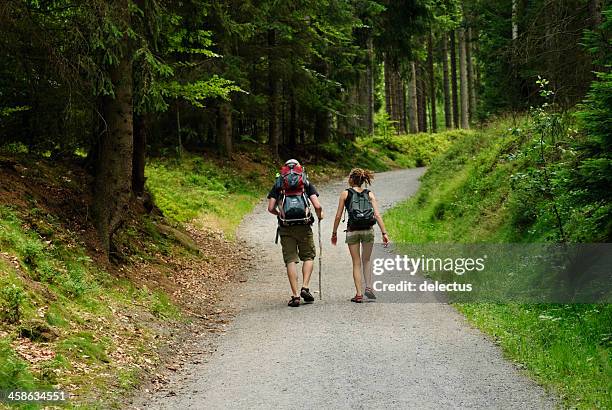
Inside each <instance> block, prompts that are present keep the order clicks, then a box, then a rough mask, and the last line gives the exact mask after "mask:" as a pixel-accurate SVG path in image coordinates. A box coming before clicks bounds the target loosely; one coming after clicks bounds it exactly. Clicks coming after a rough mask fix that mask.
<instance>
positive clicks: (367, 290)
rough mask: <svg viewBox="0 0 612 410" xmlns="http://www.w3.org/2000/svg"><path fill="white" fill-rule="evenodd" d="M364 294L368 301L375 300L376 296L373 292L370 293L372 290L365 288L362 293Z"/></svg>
mask: <svg viewBox="0 0 612 410" xmlns="http://www.w3.org/2000/svg"><path fill="white" fill-rule="evenodd" d="M364 293H365V295H366V297H367V298H368V299H372V300H374V299H376V295H375V294H374V292H373V291H372V289H370V288H365V292H364Z"/></svg>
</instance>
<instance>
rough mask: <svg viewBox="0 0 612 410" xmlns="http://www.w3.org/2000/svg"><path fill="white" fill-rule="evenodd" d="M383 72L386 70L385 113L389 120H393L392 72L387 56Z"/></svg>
mask: <svg viewBox="0 0 612 410" xmlns="http://www.w3.org/2000/svg"><path fill="white" fill-rule="evenodd" d="M383 70H384V74H383V76H384V80H385V111H386V112H387V115H388V116H389V119H391V120H392V119H393V116H392V115H391V70H389V61H388V60H387V58H386V56H385V57H384V59H383Z"/></svg>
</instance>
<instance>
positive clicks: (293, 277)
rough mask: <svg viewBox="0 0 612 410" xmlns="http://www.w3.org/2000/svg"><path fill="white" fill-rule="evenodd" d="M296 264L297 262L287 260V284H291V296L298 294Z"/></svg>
mask: <svg viewBox="0 0 612 410" xmlns="http://www.w3.org/2000/svg"><path fill="white" fill-rule="evenodd" d="M296 265H297V264H296V263H295V262H289V263H288V264H287V277H288V278H289V285H291V294H292V295H293V296H299V293H298V277H297V266H296ZM304 277H305V276H304Z"/></svg>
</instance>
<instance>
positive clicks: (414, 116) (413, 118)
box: [408, 61, 419, 134]
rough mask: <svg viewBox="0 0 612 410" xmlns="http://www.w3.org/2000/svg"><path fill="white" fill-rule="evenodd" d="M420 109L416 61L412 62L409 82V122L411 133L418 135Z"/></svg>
mask: <svg viewBox="0 0 612 410" xmlns="http://www.w3.org/2000/svg"><path fill="white" fill-rule="evenodd" d="M417 112H418V107H417V90H416V67H415V63H414V61H411V62H410V79H409V82H408V120H409V122H408V123H409V126H410V133H411V134H416V133H417V132H419V124H418V113H417Z"/></svg>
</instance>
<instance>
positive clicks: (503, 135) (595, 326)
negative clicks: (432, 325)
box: [385, 120, 612, 408]
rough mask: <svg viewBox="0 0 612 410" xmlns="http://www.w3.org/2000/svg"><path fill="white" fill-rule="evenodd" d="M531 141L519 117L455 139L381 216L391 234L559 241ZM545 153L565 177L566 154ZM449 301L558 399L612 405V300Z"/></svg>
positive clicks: (572, 212) (572, 228)
mask: <svg viewBox="0 0 612 410" xmlns="http://www.w3.org/2000/svg"><path fill="white" fill-rule="evenodd" d="M517 128H522V129H523V130H524V131H522V132H515V131H514V130H516V129H517ZM537 148H538V146H537V143H536V139H535V138H534V135H533V134H532V133H530V132H529V125H528V124H527V123H526V122H525V121H524V120H520V121H519V123H518V124H517V123H513V122H511V121H501V122H498V123H496V124H493V125H492V126H490V127H488V128H486V129H484V130H479V131H475V132H471V133H469V135H466V136H465V137H464V138H461V139H458V140H456V142H455V143H454V144H453V145H452V146H451V147H450V148H448V150H446V152H445V153H444V154H442V155H441V156H440V157H438V158H437V159H434V160H433V162H432V164H431V166H430V168H429V169H428V171H427V173H426V174H425V176H424V177H423V178H422V185H421V187H420V189H419V191H418V192H417V194H416V195H415V196H414V197H413V198H411V199H410V200H408V201H407V202H405V203H403V204H400V205H399V206H397V207H396V208H394V209H392V210H390V211H389V212H388V213H386V214H385V221H386V223H387V225H388V230H389V232H390V234H391V235H392V239H393V240H395V241H398V242H399V241H402V242H409V243H416V244H418V243H451V242H459V243H477V242H487V243H501V242H543V241H554V240H557V239H558V231H557V226H556V224H555V220H554V218H552V217H551V214H552V204H551V197H550V196H544V195H541V194H538V190H540V191H541V189H540V187H539V186H538V185H537V183H538V181H539V180H538V179H537V178H535V177H533V175H538V170H540V169H541V168H542V167H541V164H539V165H538V164H537V163H536V162H534V160H533V152H534V151H536V152H537ZM569 155H571V152H570V153H568V156H569ZM551 158H553V159H552V160H551V163H550V164H549V165H547V166H548V167H549V169H550V170H551V173H552V172H555V173H556V175H563V167H571V162H570V160H568V159H567V157H566V156H563V155H556V156H553V155H551ZM525 175H527V177H525ZM517 179H518V180H519V181H518V182H517ZM525 181H527V182H525ZM534 181H535V182H534ZM534 188H535V189H534ZM552 197H553V198H555V200H556V204H557V207H558V209H559V210H560V213H561V214H562V215H563V218H564V221H567V222H566V223H565V225H564V227H565V228H566V233H567V235H568V237H569V238H577V239H578V238H585V237H586V234H585V233H584V230H583V229H584V228H583V227H582V225H580V224H575V223H574V222H572V221H574V220H576V218H577V215H579V214H580V213H581V212H582V213H583V214H584V215H583V216H582V218H588V216H589V214H588V213H585V212H583V210H582V209H580V208H578V209H574V207H573V206H572V203H571V201H570V200H569V199H568V197H567V195H566V194H565V193H564V192H563V191H562V190H558V191H556V192H555V191H554V190H553V196H552ZM586 226H589V224H586ZM456 307H457V309H458V310H459V311H461V312H462V313H463V314H465V315H466V317H467V318H468V320H469V321H470V322H471V323H473V324H474V325H476V326H477V327H479V328H480V329H482V330H484V331H485V332H487V333H489V334H490V335H492V336H493V337H494V339H495V341H496V342H497V343H499V345H500V346H501V347H502V349H503V351H504V352H505V354H506V355H507V356H508V357H509V358H511V359H512V360H515V361H517V362H520V363H522V364H523V365H524V366H525V368H526V369H527V371H528V372H529V373H530V374H531V375H532V376H533V377H534V378H535V379H536V380H537V381H538V382H540V383H542V384H544V385H545V386H549V387H551V388H553V389H554V390H555V391H556V392H557V393H558V394H559V395H560V397H561V398H562V399H563V400H564V401H565V403H566V405H568V406H570V407H578V408H611V407H612V397H611V392H612V357H611V353H612V343H611V340H612V327H611V324H612V305H609V304H601V305H590V304H585V305H561V304H557V305H552V304H550V305H546V304H533V305H524V304H485V303H480V304H478V303H470V304H457V305H456Z"/></svg>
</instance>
